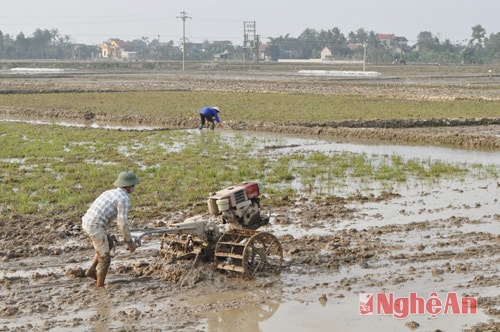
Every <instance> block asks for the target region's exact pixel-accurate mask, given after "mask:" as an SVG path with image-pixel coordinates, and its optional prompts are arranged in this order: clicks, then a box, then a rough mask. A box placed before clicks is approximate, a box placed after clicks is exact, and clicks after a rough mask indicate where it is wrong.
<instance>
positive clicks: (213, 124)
mask: <svg viewBox="0 0 500 332" xmlns="http://www.w3.org/2000/svg"><path fill="white" fill-rule="evenodd" d="M214 128H215V123H213V122H212V123H210V129H211V130H214Z"/></svg>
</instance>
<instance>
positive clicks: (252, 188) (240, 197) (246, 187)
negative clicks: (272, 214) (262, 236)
mask: <svg viewBox="0 0 500 332" xmlns="http://www.w3.org/2000/svg"><path fill="white" fill-rule="evenodd" d="M261 193H262V186H261V184H260V183H257V182H243V183H240V184H237V185H234V186H231V187H228V188H225V189H222V190H219V191H217V192H213V193H210V196H209V197H208V201H207V204H208V211H209V212H210V214H211V215H213V216H215V217H217V218H218V219H219V220H220V221H221V222H222V223H224V224H225V223H229V224H230V225H231V226H232V227H233V228H244V229H253V230H256V229H257V228H259V227H260V226H263V225H266V224H267V223H269V216H261V214H260V199H259V196H260V194H261Z"/></svg>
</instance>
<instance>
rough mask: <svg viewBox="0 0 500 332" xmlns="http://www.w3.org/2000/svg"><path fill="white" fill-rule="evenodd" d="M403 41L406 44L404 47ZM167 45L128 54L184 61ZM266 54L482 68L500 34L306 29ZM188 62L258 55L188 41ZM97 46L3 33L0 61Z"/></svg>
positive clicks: (74, 53) (86, 52)
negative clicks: (411, 40)
mask: <svg viewBox="0 0 500 332" xmlns="http://www.w3.org/2000/svg"><path fill="white" fill-rule="evenodd" d="M403 41H404V43H403ZM180 46H181V45H179V44H178V43H175V42H174V41H169V42H167V43H161V44H160V43H159V40H158V39H155V40H152V41H149V40H148V38H145V37H143V38H141V39H136V40H132V41H129V42H127V47H128V49H127V51H134V52H136V54H137V58H138V59H139V60H149V61H166V60H170V61H178V60H181V59H182V48H181V47H180ZM266 46H267V47H266V48H265V50H264V52H263V53H262V52H260V53H259V56H262V54H264V55H265V57H266V58H269V59H271V60H277V59H311V58H319V57H320V52H321V50H323V49H324V48H325V47H328V48H329V49H330V51H331V52H332V56H333V58H334V59H336V60H362V59H363V58H364V57H366V60H367V61H368V62H370V63H390V62H394V60H405V61H406V62H415V63H429V62H439V63H467V64H482V63H492V62H499V61H500V33H492V34H490V35H489V36H487V33H486V30H485V29H484V28H483V27H482V26H481V25H476V26H474V27H472V32H471V37H470V39H469V41H468V43H467V44H466V45H461V44H457V43H455V44H453V43H452V42H450V40H449V39H446V40H444V41H440V40H439V38H438V37H436V36H435V35H433V34H432V33H431V32H428V31H423V32H420V33H419V34H418V37H417V42H416V44H414V45H408V44H407V42H406V39H405V38H403V37H400V38H399V39H398V38H396V39H394V41H393V43H392V44H389V45H387V44H386V43H382V42H381V40H380V39H379V38H378V37H377V34H376V33H375V32H374V31H366V30H365V29H363V28H360V29H358V30H357V31H352V32H349V33H348V34H347V35H345V34H344V33H342V32H341V30H340V29H339V28H333V29H331V30H321V31H317V30H315V29H305V30H304V31H303V32H302V33H301V34H300V36H298V37H296V38H295V37H291V36H290V35H285V36H279V37H275V38H273V37H269V38H268V42H267V43H266ZM185 51H186V53H185V54H184V56H185V59H186V60H187V61H195V60H196V61H200V60H212V59H213V56H214V54H221V53H223V52H227V54H228V55H229V58H231V59H235V60H238V59H243V58H245V59H247V58H250V59H252V57H253V56H255V54H256V52H249V50H248V49H243V48H242V47H241V46H235V45H233V43H232V42H230V41H214V42H209V41H205V42H203V43H199V44H194V43H189V42H187V43H186V50H185ZM99 58H100V46H99V45H83V44H75V43H73V42H71V38H70V36H68V35H61V34H60V33H59V31H58V30H57V29H52V30H47V29H45V30H41V29H37V30H36V31H35V32H34V33H33V35H32V36H29V37H26V36H25V35H24V34H23V33H22V32H21V33H19V34H18V35H17V36H16V38H15V39H14V38H12V37H11V36H9V35H8V34H7V35H4V34H3V33H2V32H1V31H0V59H72V60H86V59H99Z"/></svg>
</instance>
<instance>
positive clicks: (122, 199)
mask: <svg viewBox="0 0 500 332" xmlns="http://www.w3.org/2000/svg"><path fill="white" fill-rule="evenodd" d="M129 208H130V198H129V197H128V194H127V191H126V190H125V189H123V188H116V189H110V190H107V191H105V192H103V193H102V194H101V195H100V196H99V197H97V199H96V200H95V201H94V202H93V203H92V205H91V206H90V208H89V209H88V210H87V213H85V215H84V216H83V217H82V226H83V228H85V229H91V228H94V227H96V226H97V227H99V226H100V227H104V228H106V227H107V226H108V225H109V223H110V221H111V220H113V219H115V218H117V219H118V224H119V226H120V228H122V227H124V226H127V227H126V228H127V229H128V222H127V218H128V217H127V216H128V210H129Z"/></svg>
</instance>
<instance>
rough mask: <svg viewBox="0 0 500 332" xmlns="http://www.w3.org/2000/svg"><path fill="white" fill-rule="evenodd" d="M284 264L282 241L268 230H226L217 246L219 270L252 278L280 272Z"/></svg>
mask: <svg viewBox="0 0 500 332" xmlns="http://www.w3.org/2000/svg"><path fill="white" fill-rule="evenodd" d="M282 263H283V249H282V248H281V243H280V242H279V240H278V239H277V238H276V237H275V236H274V235H272V234H270V233H266V232H259V231H254V230H249V229H233V230H231V231H228V232H226V233H224V235H223V236H222V237H221V238H220V239H219V241H218V242H217V245H216V248H215V264H216V266H217V268H218V269H220V270H227V271H234V272H238V273H241V274H243V275H245V276H247V277H249V278H254V277H255V276H257V275H259V274H277V273H279V272H280V269H281V264H282Z"/></svg>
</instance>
